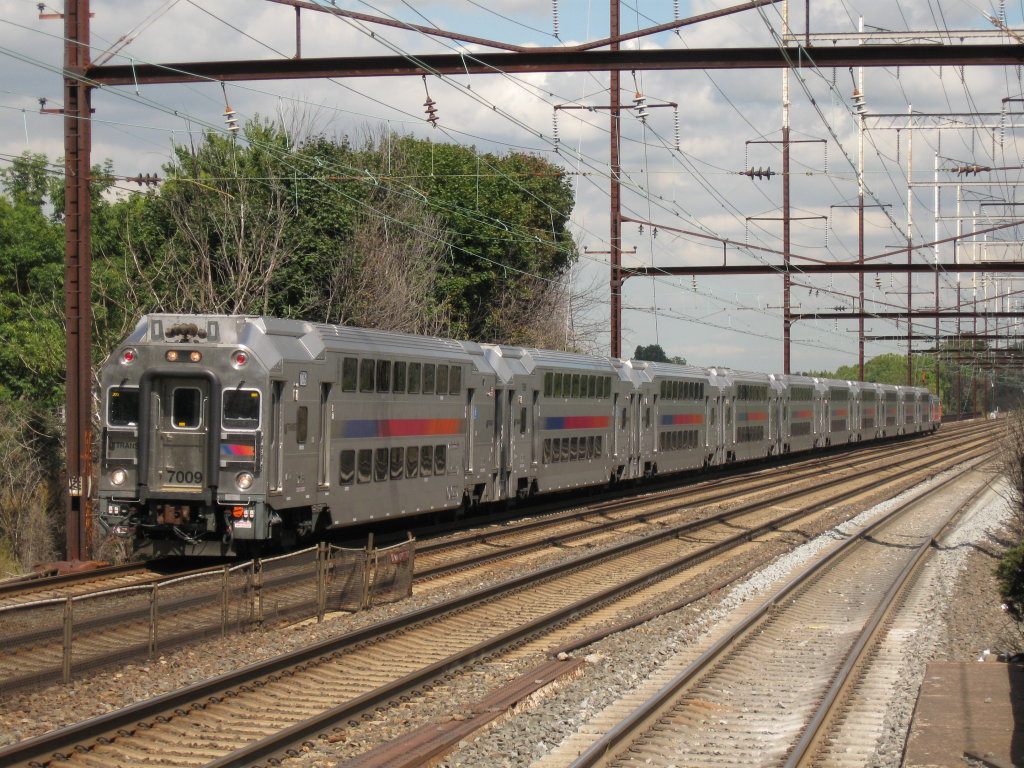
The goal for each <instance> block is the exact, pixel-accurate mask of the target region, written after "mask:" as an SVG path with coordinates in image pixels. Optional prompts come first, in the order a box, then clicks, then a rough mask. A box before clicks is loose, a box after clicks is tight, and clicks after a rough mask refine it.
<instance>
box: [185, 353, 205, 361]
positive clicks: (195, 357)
mask: <svg viewBox="0 0 1024 768" xmlns="http://www.w3.org/2000/svg"><path fill="white" fill-rule="evenodd" d="M188 359H189V360H191V361H192V362H193V363H198V362H199V361H200V360H202V359H203V353H202V352H198V351H197V352H189V353H188Z"/></svg>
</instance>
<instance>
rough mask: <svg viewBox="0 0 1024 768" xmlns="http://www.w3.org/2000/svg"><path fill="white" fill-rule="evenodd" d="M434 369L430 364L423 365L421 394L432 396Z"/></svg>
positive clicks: (434, 381) (434, 383)
mask: <svg viewBox="0 0 1024 768" xmlns="http://www.w3.org/2000/svg"><path fill="white" fill-rule="evenodd" d="M435 372H436V371H435V368H434V366H433V365H432V364H429V363H425V364H424V365H423V394H424V395H432V394H434V392H435V391H436V389H435V386H436V380H435V377H434V374H435Z"/></svg>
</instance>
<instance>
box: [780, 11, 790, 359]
mask: <svg viewBox="0 0 1024 768" xmlns="http://www.w3.org/2000/svg"><path fill="white" fill-rule="evenodd" d="M782 30H783V34H784V35H787V36H788V35H789V0H784V2H783V3H782ZM789 216H790V208H789V67H783V68H782V264H783V267H784V269H783V272H782V372H783V373H785V374H789V373H791V371H790V365H791V359H792V358H791V356H790V333H791V328H792V325H793V319H792V307H791V306H790V289H791V284H792V278H791V277H790V276H789V255H790V247H791V245H792V243H791V242H790V232H789V229H790V219H789Z"/></svg>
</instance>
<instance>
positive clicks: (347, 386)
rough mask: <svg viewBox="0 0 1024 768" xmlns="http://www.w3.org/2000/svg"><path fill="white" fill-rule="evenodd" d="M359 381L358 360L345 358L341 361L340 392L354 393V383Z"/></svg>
mask: <svg viewBox="0 0 1024 768" xmlns="http://www.w3.org/2000/svg"><path fill="white" fill-rule="evenodd" d="M358 379H359V360H358V359H356V358H354V357H346V358H344V359H343V360H342V361H341V391H342V392H355V391H356V381H357V380H358Z"/></svg>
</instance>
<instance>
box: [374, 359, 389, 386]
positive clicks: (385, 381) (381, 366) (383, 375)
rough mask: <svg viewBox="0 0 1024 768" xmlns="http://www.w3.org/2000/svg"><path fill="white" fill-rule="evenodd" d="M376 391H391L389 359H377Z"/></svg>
mask: <svg viewBox="0 0 1024 768" xmlns="http://www.w3.org/2000/svg"><path fill="white" fill-rule="evenodd" d="M377 391H378V392H390V391H391V361H390V360H378V361H377Z"/></svg>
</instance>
